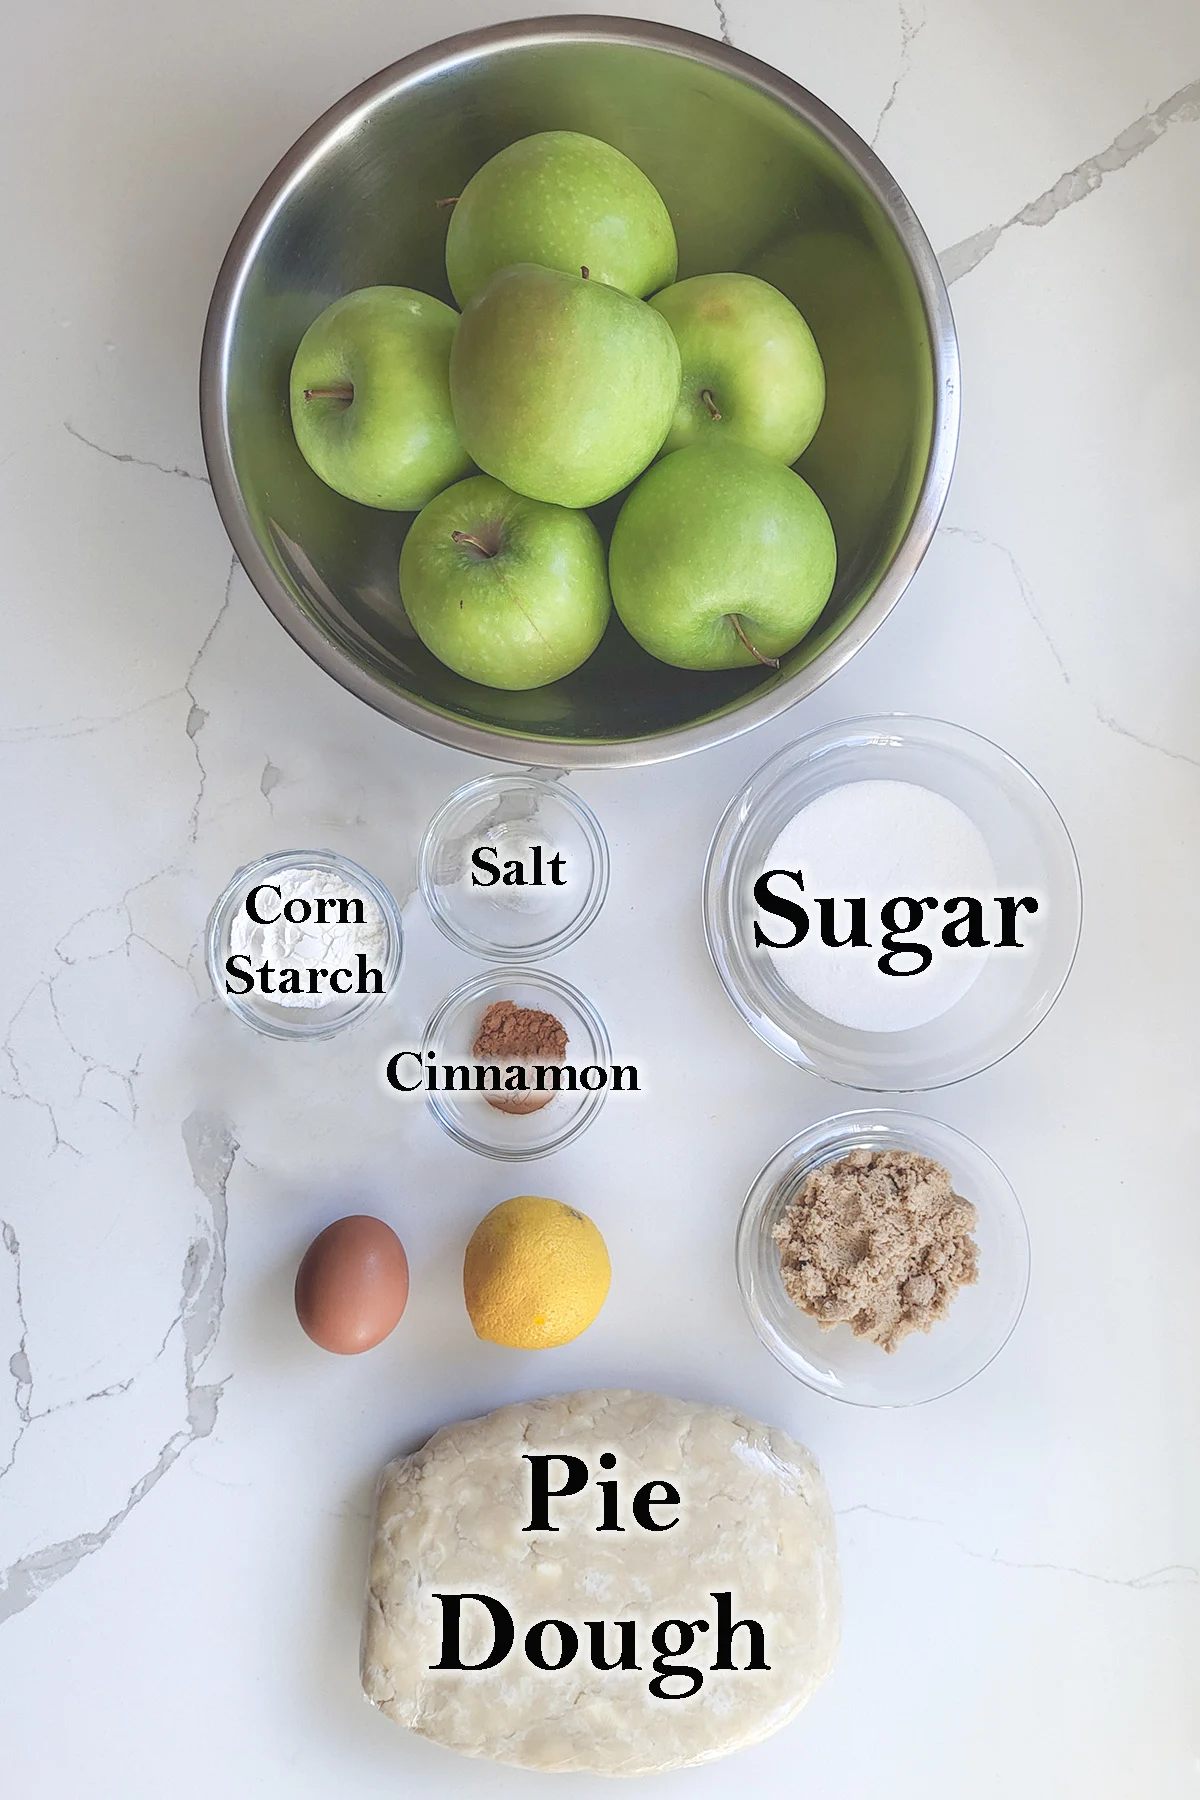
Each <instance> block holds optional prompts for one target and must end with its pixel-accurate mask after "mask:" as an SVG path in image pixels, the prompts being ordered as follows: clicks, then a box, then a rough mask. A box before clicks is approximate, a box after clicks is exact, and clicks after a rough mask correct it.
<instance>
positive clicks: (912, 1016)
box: [761, 781, 996, 1031]
mask: <svg viewBox="0 0 1200 1800" xmlns="http://www.w3.org/2000/svg"><path fill="white" fill-rule="evenodd" d="M763 866H764V869H789V870H790V869H800V870H801V871H802V872H803V877H804V891H803V893H800V892H798V891H797V890H795V889H794V888H792V887H789V885H788V884H787V883H785V882H780V881H776V882H775V883H773V884H772V890H773V892H776V893H779V894H784V893H789V894H792V895H794V898H795V900H796V902H797V903H798V904H800V905H802V906H803V907H804V909H805V911H806V912H807V914H808V916H809V920H810V925H809V930H808V933H807V935H806V936H805V937H804V939H803V940H802V942H801V943H799V944H797V945H796V947H795V948H794V949H791V950H770V951H769V952H768V954H769V955H770V958H771V961H772V962H773V964H774V965H775V968H776V970H777V971H778V973H779V976H780V978H781V979H782V981H783V982H784V983H785V985H786V986H787V987H789V988H790V989H791V990H792V992H793V993H794V994H795V995H796V996H797V997H798V998H799V999H800V1000H802V1001H803V1002H804V1004H805V1005H806V1006H811V1007H812V1009H813V1011H814V1012H818V1013H821V1014H822V1015H823V1016H824V1017H825V1018H827V1019H832V1020H833V1021H834V1022H835V1023H836V1024H839V1025H846V1026H849V1027H851V1028H852V1029H853V1030H857V1031H905V1030H908V1029H910V1028H911V1027H912V1026H914V1025H924V1024H927V1023H928V1022H929V1020H930V1019H936V1018H937V1017H938V1016H939V1015H940V1014H941V1013H944V1012H947V1011H949V1009H950V1007H952V1006H954V1005H955V1004H956V1002H957V1001H959V1000H961V999H962V997H963V995H964V994H965V993H966V992H967V990H968V988H970V987H971V986H972V984H973V983H974V982H975V981H976V980H977V979H978V977H979V974H980V972H981V970H982V969H983V965H984V963H985V962H986V961H987V959H988V955H989V951H988V950H987V949H972V948H970V947H968V946H965V945H960V946H957V947H955V948H953V949H948V948H946V947H945V946H944V945H943V943H942V941H941V937H940V933H941V930H942V927H943V926H944V925H945V923H946V921H947V914H946V913H945V912H944V911H939V912H927V913H926V914H925V917H924V919H923V921H922V923H921V925H920V926H919V927H918V929H917V930H916V931H914V932H902V933H900V934H898V935H899V936H900V938H901V939H902V940H903V941H905V942H909V941H920V942H922V943H925V944H927V945H928V946H929V947H930V948H931V949H932V951H933V953H934V954H933V960H932V962H931V963H930V964H929V966H928V967H927V968H926V969H925V970H923V971H922V972H921V973H920V974H916V975H903V976H896V975H887V974H885V973H884V972H883V970H881V969H880V967H879V957H880V954H881V939H882V936H883V927H882V925H881V923H880V908H881V907H882V906H883V905H884V904H885V903H886V902H887V901H888V900H891V899H893V898H895V897H897V896H899V895H910V896H912V897H913V898H914V899H916V900H922V899H924V898H925V897H927V896H930V895H933V896H936V897H937V899H938V900H939V901H942V902H944V901H946V900H951V899H953V898H954V897H956V896H957V895H960V894H969V895H972V896H974V897H976V898H978V899H980V900H982V901H984V903H985V905H986V904H987V903H988V902H989V900H990V897H991V896H992V894H993V891H994V884H995V878H996V872H995V868H994V866H993V863H992V858H991V855H990V853H989V851H988V847H987V844H986V843H985V842H984V839H983V836H982V834H981V833H980V831H979V830H978V828H977V826H975V825H974V824H973V823H972V821H971V820H970V819H969V818H968V817H967V815H966V813H964V812H963V811H962V810H961V808H959V807H957V806H955V805H954V803H953V801H951V800H947V799H946V797H945V796H944V795H943V794H936V793H933V792H932V791H931V790H930V789H929V788H924V787H919V786H917V785H916V783H914V782H909V781H853V782H846V783H845V784H844V785H843V786H841V787H836V788H831V789H830V790H829V792H828V793H826V794H822V795H820V796H819V797H818V798H817V799H816V800H813V801H810V802H809V804H808V805H807V806H805V807H803V808H802V809H801V810H800V811H799V812H798V813H797V814H796V815H795V817H794V818H793V819H791V820H789V822H788V823H787V824H786V825H785V826H784V828H783V830H782V831H781V832H780V833H779V835H778V837H777V838H776V839H775V842H774V843H773V844H772V845H771V848H770V851H769V852H768V854H767V858H766V861H765V863H764V865H763ZM858 895H861V896H863V897H864V898H865V900H866V925H867V932H866V935H867V940H868V943H869V945H870V948H869V949H863V948H854V947H851V946H846V947H844V948H840V949H831V948H829V947H828V946H827V945H826V944H824V943H822V941H821V935H820V929H819V922H818V909H817V907H816V904H815V902H816V900H817V898H818V897H819V896H834V897H836V902H837V904H836V907H835V913H834V917H835V928H834V935H835V936H837V937H846V936H847V935H848V934H849V931H850V909H849V906H848V904H847V902H848V899H849V898H850V897H851V896H858ZM902 916H903V915H902ZM761 923H762V924H763V925H764V927H765V929H766V931H767V935H768V936H769V937H772V938H783V937H785V936H788V935H790V927H789V926H788V924H787V922H786V920H783V919H776V918H769V919H768V918H762V919H761ZM905 966H907V963H906V964H905Z"/></svg>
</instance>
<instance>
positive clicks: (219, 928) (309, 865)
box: [204, 850, 404, 1038]
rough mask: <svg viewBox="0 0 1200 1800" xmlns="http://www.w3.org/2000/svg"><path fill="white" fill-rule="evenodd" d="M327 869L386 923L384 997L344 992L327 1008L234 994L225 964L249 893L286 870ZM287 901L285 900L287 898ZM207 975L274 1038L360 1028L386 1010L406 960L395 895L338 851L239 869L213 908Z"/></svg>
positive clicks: (269, 859) (297, 853)
mask: <svg viewBox="0 0 1200 1800" xmlns="http://www.w3.org/2000/svg"><path fill="white" fill-rule="evenodd" d="M296 868H302V869H324V870H328V871H329V872H330V873H331V874H334V875H340V876H341V878H342V879H343V881H345V882H346V883H347V884H348V885H349V886H351V887H356V888H358V889H359V891H360V892H361V893H363V894H364V895H366V896H367V897H368V898H370V899H371V900H373V901H374V903H375V906H376V907H377V908H378V911H379V915H380V917H381V918H382V920H383V923H384V926H385V929H386V933H387V944H386V948H385V951H384V955H383V958H382V961H381V963H380V965H379V967H380V972H381V974H382V977H383V992H382V993H380V994H346V995H342V996H336V997H331V998H330V999H329V1001H328V1002H327V1004H325V1005H324V1006H311V1007H308V1006H283V1005H281V1004H280V1003H279V1002H278V1001H276V1000H272V999H271V997H270V995H268V994H263V993H260V992H259V991H258V990H257V989H252V990H251V991H250V993H249V994H230V993H227V992H226V989H225V979H226V976H225V963H226V958H227V957H228V956H229V955H230V934H231V931H232V928H233V921H234V918H235V917H236V915H237V913H238V912H239V911H240V909H241V907H242V905H243V903H244V901H245V898H246V895H247V894H248V893H249V892H250V889H251V888H252V887H255V886H257V885H258V884H259V883H260V882H267V881H271V880H272V879H273V878H274V877H275V876H277V875H279V874H281V873H282V872H283V871H284V870H285V869H296ZM285 897H286V896H285ZM204 955H205V961H206V962H207V964H208V973H209V975H210V977H211V979H212V984H213V987H214V989H215V990H216V992H217V995H218V996H219V998H220V999H222V1000H223V1001H224V1002H225V1004H226V1006H228V1007H229V1008H230V1010H231V1011H232V1012H235V1013H236V1014H237V1016H238V1018H239V1019H241V1020H242V1022H243V1023H244V1024H246V1025H252V1026H253V1027H254V1029H255V1031H261V1032H262V1033H263V1034H264V1035H265V1036H266V1037H273V1038H326V1037H332V1036H333V1035H334V1034H335V1032H339V1031H346V1030H347V1029H348V1028H349V1027H350V1026H351V1025H357V1024H358V1023H359V1021H360V1020H361V1019H365V1018H366V1017H367V1014H368V1013H372V1012H374V1011H375V1009H376V1007H378V1006H382V1005H383V1002H384V1001H385V1000H386V999H387V998H388V995H389V994H390V993H391V992H392V989H393V988H394V987H395V985H396V978H397V977H398V975H399V973H400V965H401V962H402V961H403V957H404V927H403V925H402V924H401V922H400V912H399V909H398V907H397V905H396V902H395V901H394V900H393V898H392V896H391V894H389V892H388V890H387V889H386V888H385V887H384V886H383V883H382V882H379V881H376V879H375V877H374V876H373V875H370V874H368V872H367V871H366V869H364V868H361V867H360V866H359V864H358V863H356V862H351V861H350V859H349V857H347V856H339V855H338V853H337V851H336V850H280V851H277V852H276V853H275V854H274V855H272V856H264V857H263V858H262V859H261V861H259V862H253V863H247V864H246V866H245V867H244V868H242V869H239V870H238V871H237V874H236V875H235V876H234V877H233V880H232V881H231V882H230V883H229V886H228V887H227V888H226V889H225V891H224V893H222V894H221V896H220V898H219V899H218V900H217V903H216V905H215V906H214V907H213V909H212V912H211V913H210V914H209V918H208V929H207V932H206V934H205V943H204Z"/></svg>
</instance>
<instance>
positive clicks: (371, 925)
mask: <svg viewBox="0 0 1200 1800" xmlns="http://www.w3.org/2000/svg"><path fill="white" fill-rule="evenodd" d="M403 954H404V928H403V925H402V923H401V919H400V913H399V909H398V908H397V906H396V902H395V900H394V899H393V898H392V895H391V894H390V893H389V892H388V890H387V888H385V887H384V885H383V883H382V882H381V881H379V880H377V878H376V877H375V876H374V875H372V874H370V873H369V872H368V871H367V870H366V869H364V868H362V867H360V865H359V864H358V863H355V862H351V860H350V858H349V857H348V856H340V855H338V853H337V852H336V851H333V850H281V851H277V852H276V853H275V854H274V855H272V856H265V857H263V858H261V859H260V860H259V861H258V862H253V863H248V864H247V865H246V866H245V867H244V868H241V869H239V870H238V871H237V873H236V874H235V875H234V877H233V879H232V881H230V883H229V885H228V886H227V887H226V888H225V890H224V892H223V893H222V894H221V895H220V897H219V898H218V900H217V903H216V905H215V906H214V907H213V910H212V912H211V914H210V915H209V920H208V930H207V932H206V934H205V960H206V962H207V964H208V972H209V975H210V977H211V979H212V984H213V988H214V989H215V991H216V993H217V994H218V995H219V997H220V998H221V999H222V1000H224V1002H225V1004H226V1005H227V1006H228V1007H229V1008H230V1010H231V1011H232V1012H234V1013H236V1015H237V1017H238V1018H239V1019H241V1021H242V1023H243V1024H245V1025H250V1026H252V1027H253V1028H254V1030H255V1031H260V1032H262V1033H263V1035H264V1036H266V1037H273V1038H284V1039H303V1038H326V1037H332V1036H333V1035H334V1034H335V1033H336V1032H340V1031H345V1030H346V1029H347V1028H348V1027H349V1026H352V1025H357V1024H359V1023H360V1022H361V1020H363V1019H365V1018H366V1017H367V1016H368V1014H370V1013H372V1012H374V1011H375V1009H376V1008H377V1007H379V1006H382V1005H383V1003H384V1001H385V1000H386V999H387V998H388V996H389V995H390V993H391V992H392V990H393V988H394V987H395V984H396V980H397V978H398V976H399V974H400V966H401V962H402V960H403Z"/></svg>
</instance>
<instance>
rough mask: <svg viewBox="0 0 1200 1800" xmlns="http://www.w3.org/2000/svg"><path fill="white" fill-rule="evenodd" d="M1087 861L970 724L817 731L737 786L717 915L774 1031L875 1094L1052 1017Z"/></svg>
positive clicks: (930, 1082)
mask: <svg viewBox="0 0 1200 1800" xmlns="http://www.w3.org/2000/svg"><path fill="white" fill-rule="evenodd" d="M1081 920H1082V889H1081V885H1080V878H1079V865H1078V863H1077V861H1076V858H1075V852H1074V849H1073V847H1072V844H1071V840H1070V836H1069V835H1068V832H1067V828H1066V826H1065V825H1064V823H1063V821H1062V818H1061V817H1060V815H1059V813H1058V811H1057V810H1056V808H1055V807H1054V805H1053V803H1052V801H1051V800H1050V798H1049V796H1048V795H1047V794H1046V793H1045V791H1044V789H1043V788H1042V787H1041V786H1040V785H1039V784H1038V782H1037V781H1035V779H1034V777H1033V776H1032V775H1031V774H1030V773H1029V771H1028V770H1027V769H1025V768H1023V767H1022V765H1021V764H1020V763H1018V762H1017V761H1015V760H1014V758H1013V757H1011V756H1009V755H1008V754H1007V753H1006V752H1005V751H1004V750H1001V749H1000V748H999V747H998V746H997V745H996V744H993V743H990V742H989V741H988V739H986V738H983V737H979V736H978V735H977V734H976V733H974V732H972V731H967V730H965V729H964V728H963V727H962V726H960V725H952V724H949V723H946V722H945V721H942V720H937V719H922V718H916V717H908V716H906V715H903V714H894V715H890V716H886V717H880V718H864V719H850V720H842V721H840V722H838V723H835V724H832V725H828V726H825V727H823V728H822V729H820V730H818V731H814V732H810V733H809V734H808V735H807V736H806V737H803V738H800V739H799V740H798V741H797V742H796V743H794V744H791V745H789V746H788V747H787V749H785V750H783V751H781V752H780V753H779V754H778V755H777V756H775V757H773V758H772V759H771V761H770V762H768V763H766V764H764V766H763V767H762V768H761V769H759V771H758V772H757V774H755V775H753V776H752V777H751V779H750V780H749V781H748V782H747V783H746V785H745V787H743V788H742V790H741V792H740V793H739V794H737V795H736V796H735V797H734V799H733V800H732V801H731V802H730V805H729V807H728V808H727V809H726V812H725V815H724V817H723V818H722V820H721V822H720V824H719V825H718V827H717V830H716V834H715V836H714V837H713V841H712V845H711V848H710V850H709V855H708V864H707V868H706V870H705V878H704V924H705V935H706V937H707V940H708V947H709V951H710V953H711V955H712V959H713V962H714V964H715V965H716V968H717V972H718V974H719V975H720V978H721V981H722V983H723V984H724V987H725V990H726V992H727V993H728V995H729V997H730V999H731V1000H732V1001H733V1003H734V1005H735V1006H736V1007H737V1009H738V1011H739V1012H740V1013H741V1015H742V1017H743V1018H744V1019H745V1020H746V1022H747V1024H749V1025H750V1026H751V1028H752V1029H753V1030H754V1031H755V1032H757V1034H758V1036H759V1037H761V1038H762V1039H763V1041H764V1042H765V1043H767V1044H769V1045H770V1046H771V1048H772V1049H773V1050H776V1051H778V1052H779V1054H780V1055H781V1056H785V1057H787V1058H788V1059H789V1060H790V1061H791V1062H794V1063H798V1064H799V1065H800V1066H801V1067H803V1068H806V1069H808V1070H810V1071H811V1072H812V1073H814V1074H817V1075H821V1076H824V1077H825V1078H826V1079H827V1080H830V1081H836V1082H840V1083H842V1084H843V1085H845V1086H848V1087H855V1088H863V1089H867V1090H870V1091H874V1092H895V1091H904V1092H915V1091H918V1090H923V1089H928V1088H937V1087H945V1086H948V1085H949V1084H950V1083H951V1082H955V1081H961V1080H963V1079H964V1078H965V1077H967V1076H969V1075H976V1074H978V1073H979V1072H980V1070H982V1069H986V1068H989V1067H990V1066H991V1065H992V1064H993V1063H995V1062H998V1061H999V1060H1000V1059H1001V1057H1004V1056H1006V1055H1008V1053H1009V1052H1010V1051H1011V1050H1013V1049H1015V1048H1016V1046H1017V1045H1018V1044H1020V1043H1022V1042H1023V1041H1024V1039H1025V1038H1026V1037H1028V1035H1029V1033H1030V1032H1031V1031H1033V1030H1034V1029H1035V1027H1036V1026H1037V1025H1039V1024H1040V1023H1041V1021H1042V1020H1043V1019H1044V1018H1045V1016H1046V1014H1047V1013H1048V1012H1049V1010H1050V1008H1051V1007H1052V1006H1053V1004H1054V1002H1055V1000H1056V999H1057V998H1058V996H1059V994H1060V993H1061V992H1062V989H1063V986H1064V985H1065V983H1066V980H1067V976H1068V975H1069V974H1070V971H1071V965H1072V963H1073V962H1074V959H1075V952H1076V949H1077V947H1078V943H1079V932H1080V925H1081Z"/></svg>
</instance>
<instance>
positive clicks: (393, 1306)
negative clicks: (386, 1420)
mask: <svg viewBox="0 0 1200 1800" xmlns="http://www.w3.org/2000/svg"><path fill="white" fill-rule="evenodd" d="M407 1301H408V1258H407V1256H405V1254H404V1245H403V1244H402V1243H401V1242H400V1239H399V1238H398V1237H397V1236H396V1234H395V1232H394V1231H393V1230H392V1228H391V1226H390V1225H385V1224H384V1222H383V1220H382V1219H373V1218H371V1217H370V1215H369V1214H367V1213H353V1214H351V1216H350V1217H349V1218H348V1219H338V1220H336V1221H335V1223H334V1224H332V1225H327V1226H326V1227H325V1229H324V1231H322V1232H321V1233H320V1235H319V1236H318V1237H315V1238H314V1239H313V1241H312V1243H311V1244H310V1245H309V1246H308V1249H307V1250H306V1251H305V1252H304V1257H303V1260H302V1261H301V1264H300V1267H299V1269H298V1270H297V1271H296V1317H297V1318H298V1319H299V1321H300V1323H301V1325H302V1326H303V1327H304V1329H305V1331H306V1332H307V1333H308V1335H309V1337H310V1338H311V1339H312V1341H313V1343H314V1344H320V1346H321V1348H322V1350H333V1351H336V1353H337V1354H338V1355H339V1356H356V1355H357V1354H358V1352H359V1351H360V1350H370V1349H373V1348H374V1346H375V1345H376V1344H379V1343H382V1342H383V1340H384V1338H385V1337H386V1336H387V1334H388V1332H389V1331H394V1330H395V1328H396V1326H397V1325H398V1324H399V1323H400V1318H401V1315H402V1314H403V1312H404V1308H405V1305H406V1304H407Z"/></svg>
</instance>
